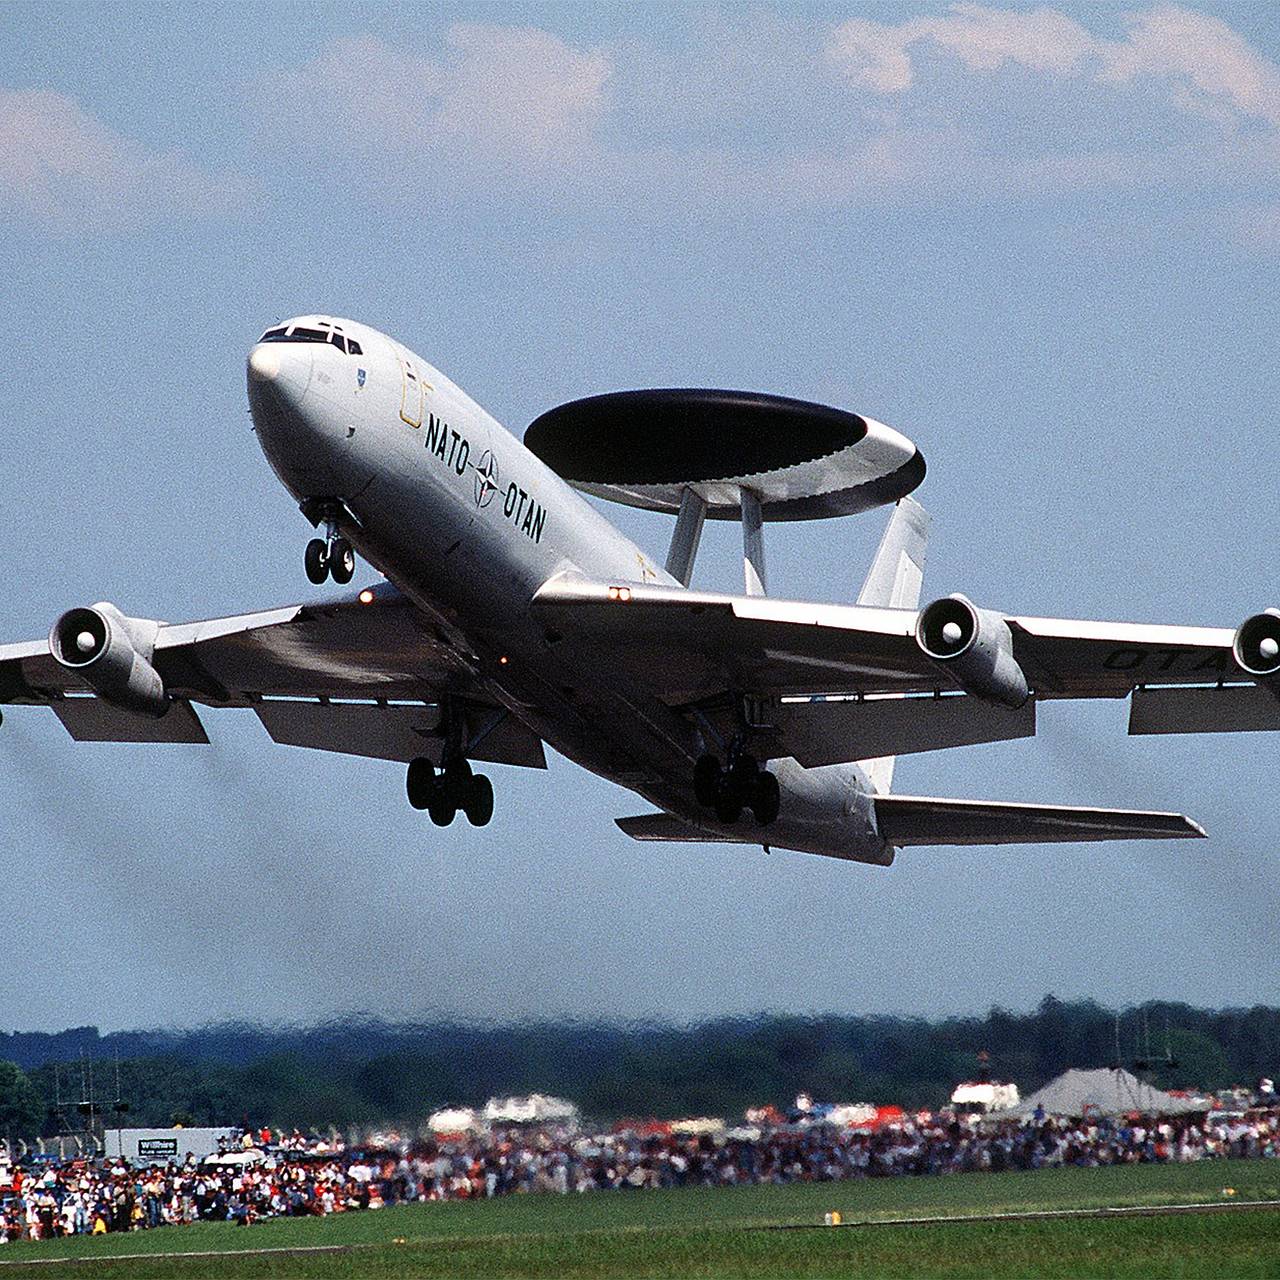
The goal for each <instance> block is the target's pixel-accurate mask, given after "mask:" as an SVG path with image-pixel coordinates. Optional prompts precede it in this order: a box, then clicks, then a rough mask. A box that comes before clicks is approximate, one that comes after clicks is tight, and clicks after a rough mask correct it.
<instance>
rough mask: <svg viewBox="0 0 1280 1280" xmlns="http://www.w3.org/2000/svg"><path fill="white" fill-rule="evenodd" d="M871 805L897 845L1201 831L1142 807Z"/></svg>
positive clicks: (921, 799) (919, 801)
mask: <svg viewBox="0 0 1280 1280" xmlns="http://www.w3.org/2000/svg"><path fill="white" fill-rule="evenodd" d="M875 805H876V823H877V825H878V826H879V828H880V834H881V836H882V837H883V838H884V839H885V840H886V841H888V843H889V844H892V845H896V846H897V847H898V848H905V847H906V846H908V845H928V844H1048V843H1055V842H1058V841H1077V840H1177V839H1186V838H1195V837H1199V836H1203V835H1204V828H1203V827H1201V826H1200V825H1199V824H1198V823H1195V822H1192V820H1191V819H1190V818H1188V817H1186V816H1185V815H1183V814H1181V813H1158V812H1151V811H1148V810H1142V809H1081V808H1076V807H1074V806H1070V805H1048V804H1008V803H1005V802H1003V801H998V800H943V799H935V798H933V797H928V796H877V797H876V802H875Z"/></svg>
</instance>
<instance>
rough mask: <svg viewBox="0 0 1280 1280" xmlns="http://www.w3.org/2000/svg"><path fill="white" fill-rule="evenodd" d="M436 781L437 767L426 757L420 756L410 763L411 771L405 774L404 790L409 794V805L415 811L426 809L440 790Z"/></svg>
mask: <svg viewBox="0 0 1280 1280" xmlns="http://www.w3.org/2000/svg"><path fill="white" fill-rule="evenodd" d="M439 785H440V784H439V783H438V782H437V781H436V767H435V765H433V764H432V763H431V761H430V760H428V759H427V758H426V757H425V756H418V757H417V758H416V759H414V760H410V761H409V771H408V773H406V774H405V779H404V789H405V791H406V792H407V793H408V796H409V803H410V804H411V805H413V807H414V808H415V809H425V808H427V807H428V806H429V805H430V804H431V801H432V798H433V797H434V795H435V793H436V791H437V790H438V789H439Z"/></svg>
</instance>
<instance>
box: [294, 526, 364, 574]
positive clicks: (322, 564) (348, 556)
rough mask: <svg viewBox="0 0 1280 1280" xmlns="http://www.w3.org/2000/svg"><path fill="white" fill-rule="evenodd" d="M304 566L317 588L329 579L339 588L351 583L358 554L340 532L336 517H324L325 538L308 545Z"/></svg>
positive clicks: (312, 540)
mask: <svg viewBox="0 0 1280 1280" xmlns="http://www.w3.org/2000/svg"><path fill="white" fill-rule="evenodd" d="M303 566H304V568H305V569H306V571H307V578H308V580H309V581H311V582H313V583H314V584H315V585H316V586H317V587H318V586H321V585H322V584H323V583H324V580H325V579H326V578H329V577H332V578H333V580H334V582H336V583H338V585H339V586H345V585H346V584H347V583H348V582H350V581H351V578H352V575H354V573H355V571H356V553H355V549H354V548H353V547H352V545H351V543H350V542H348V541H347V539H346V538H344V537H343V536H342V534H340V533H339V532H338V519H337V517H336V516H334V515H330V514H326V515H325V516H324V536H323V537H321V538H312V539H311V541H310V542H308V543H307V550H306V554H305V555H304V556H303Z"/></svg>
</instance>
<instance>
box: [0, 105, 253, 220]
mask: <svg viewBox="0 0 1280 1280" xmlns="http://www.w3.org/2000/svg"><path fill="white" fill-rule="evenodd" d="M243 194H244V184H243V183H241V182H240V181H239V180H237V179H235V178H232V177H228V176H218V175H213V174H209V173H206V172H205V171H204V170H202V169H201V168H200V167H199V166H197V165H196V164H194V163H193V162H192V161H191V160H189V159H187V158H186V157H185V156H184V155H183V154H182V153H181V152H178V151H169V152H160V151H155V150H152V149H151V148H149V147H147V146H145V145H144V144H143V143H141V142H138V141H137V140H136V139H133V138H128V137H125V136H124V135H123V134H120V133H117V132H115V131H114V130H113V129H110V128H108V127H107V126H106V125H105V124H103V123H102V122H101V121H100V120H98V119H96V118H95V117H94V116H92V115H90V114H89V113H88V112H87V111H85V110H84V109H83V108H82V107H81V106H80V104H79V103H78V102H77V101H76V100H75V99H74V98H72V97H68V96H67V95H66V94H62V93H56V92H54V91H53V90H50V89H31V90H6V89H0V211H7V212H9V213H11V214H18V215H21V216H24V217H26V218H28V219H33V220H35V221H36V222H38V223H40V224H42V225H44V226H45V227H47V228H51V229H54V230H63V231H65V230H73V229H82V228H85V227H101V226H122V225H136V224H137V223H139V222H142V221H147V220H150V219H152V218H155V217H158V216H163V215H165V214H168V213H173V212H175V211H179V210H181V211H186V212H190V211H196V212H199V213H201V214H206V213H210V212H219V211H224V210H226V209H229V208H231V207H234V205H235V204H236V203H237V202H238V200H239V199H240V198H241V197H242V195H243Z"/></svg>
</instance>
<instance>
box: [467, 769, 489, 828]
mask: <svg viewBox="0 0 1280 1280" xmlns="http://www.w3.org/2000/svg"><path fill="white" fill-rule="evenodd" d="M462 812H463V813H465V814H466V815H467V821H468V822H469V823H471V825H472V826H473V827H486V826H488V825H489V819H490V818H492V817H493V783H492V782H490V781H489V779H488V778H486V777H485V776H484V774H483V773H477V774H476V775H475V776H474V777H473V778H472V779H471V782H470V785H469V786H468V787H467V799H466V802H465V803H464V804H463V806H462Z"/></svg>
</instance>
